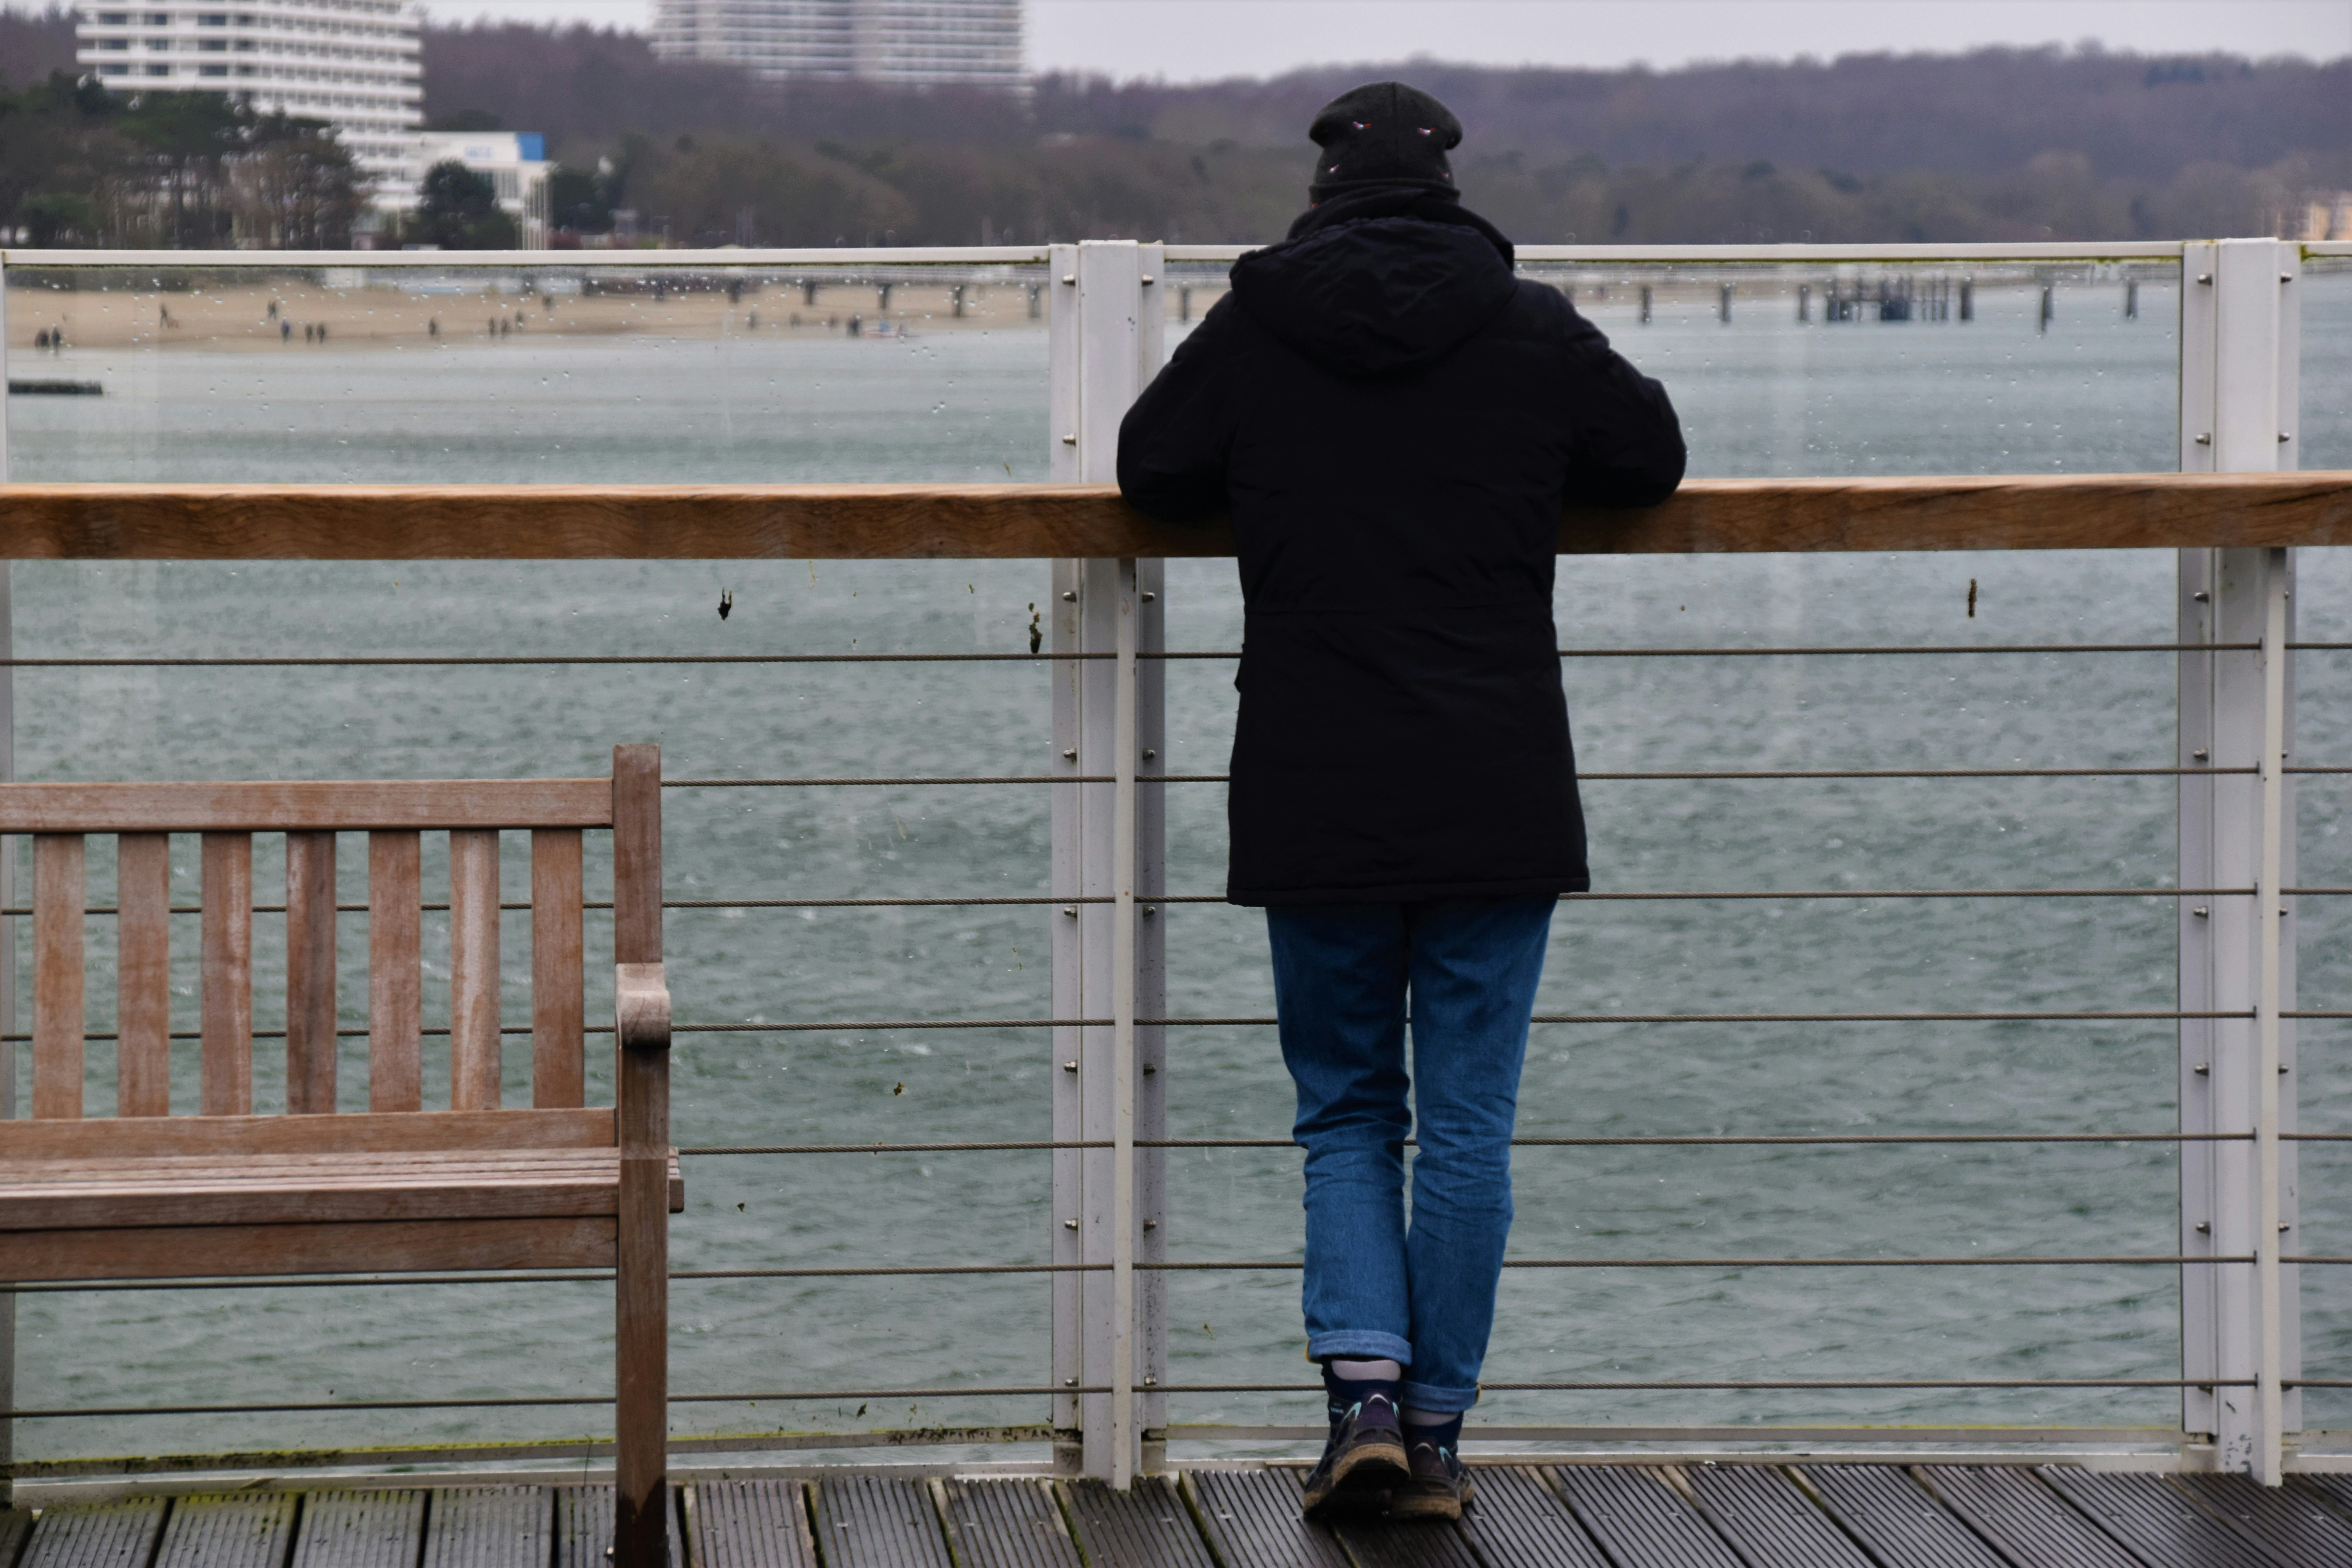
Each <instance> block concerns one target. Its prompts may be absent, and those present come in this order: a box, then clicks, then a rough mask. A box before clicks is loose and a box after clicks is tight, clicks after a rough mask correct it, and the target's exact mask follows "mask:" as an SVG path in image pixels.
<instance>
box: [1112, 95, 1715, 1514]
mask: <svg viewBox="0 0 2352 1568" xmlns="http://www.w3.org/2000/svg"><path fill="white" fill-rule="evenodd" d="M1307 134H1308V136H1309V137H1310V138H1312V139H1313V141H1314V142H1316V144H1317V145H1318V147H1319V148H1320V149H1321V150H1322V151H1321V153H1320V155H1319V156H1318V160H1317V163H1316V172H1315V179H1314V182H1313V184H1311V185H1310V187H1309V194H1310V196H1311V199H1312V201H1313V204H1314V205H1311V206H1310V207H1309V208H1308V209H1307V212H1306V213H1305V214H1304V215H1303V216H1301V217H1300V218H1299V219H1298V221H1297V223H1295V224H1293V225H1292V226H1291V229H1290V235H1289V237H1288V238H1287V239H1286V241H1284V242H1283V243H1281V244H1279V245H1275V246H1270V247H1266V248H1265V249H1263V250H1258V251H1255V252H1253V253H1251V254H1250V255H1248V256H1245V257H1244V258H1242V259H1241V260H1240V261H1238V262H1236V263H1235V264H1234V269H1233V289H1232V292H1231V293H1230V294H1228V295H1227V296H1226V297H1225V298H1224V299H1223V300H1219V301H1218V302H1217V304H1216V305H1215V306H1214V307H1213V309H1212V310H1210V311H1209V313H1208V314H1207V315H1206V316H1205V317H1203V318H1202V321H1201V324H1200V326H1199V327H1197V328H1196V329H1194V331H1192V335H1191V336H1190V337H1188V338H1187V339H1186V340H1185V341H1184V342H1183V343H1182V345H1181V347H1179V348H1178V349H1177V351H1176V353H1175V355H1174V356H1173V357H1172V358H1171V360H1170V362H1169V363H1168V365H1167V368H1166V369H1164V370H1162V371H1161V372H1160V375H1159V376H1158V377H1157V379H1155V380H1154V381H1153V382H1152V384H1150V386H1149V387H1147V388H1146V389H1145V390H1144V393H1143V395H1142V396H1141V397H1140V398H1139V399H1138V400H1137V402H1136V404H1135V406H1134V407H1133V409H1131V410H1130V411H1129V414H1128V416H1127V419H1126V422H1125V424H1124V425H1122V426H1120V429H1119V444H1118V482H1119V489H1121V491H1122V492H1123V493H1124V494H1125V495H1126V496H1127V498H1128V500H1129V501H1131V502H1132V503H1133V504H1134V505H1136V506H1137V507H1138V508H1139V509H1141V510H1143V511H1145V512H1147V513H1149V514H1150V515H1151V516H1154V517H1156V518H1159V519H1161V520H1163V521H1171V522H1180V521H1190V520H1194V519H1201V518H1206V517H1211V516H1214V515H1216V514H1219V513H1225V512H1230V514H1231V515H1232V518H1233V521H1234V533H1235V536H1236V539H1237V542H1238V546H1239V555H1240V563H1241V579H1242V596H1243V601H1244V606H1245V610H1246V623H1245V631H1244V639H1243V654H1242V662H1241V669H1240V673H1239V674H1238V675H1237V676H1236V677H1235V679H1234V685H1235V686H1236V687H1237V688H1238V689H1240V692H1241V715H1240V721H1239V726H1238V728H1237V730H1236V731H1235V734H1234V757H1233V768H1232V778H1233V784H1232V793H1231V795H1230V798H1229V802H1228V805H1227V811H1228V816H1229V818H1230V821H1231V826H1232V863H1231V867H1230V872H1229V877H1228V881H1227V887H1226V896H1227V897H1228V898H1230V899H1231V900H1233V901H1234V902H1235V903H1237V904H1254V905H1263V906H1264V907H1265V910H1266V931H1267V936H1268V940H1269V942H1270V945H1271V947H1272V951H1273V961H1274V984H1275V1002H1276V1014H1277V1016H1278V1017H1279V1020H1280V1026H1281V1027H1280V1033H1281V1039H1282V1052H1283V1060H1284V1062H1285V1063H1286V1065H1287V1066H1288V1068H1289V1069H1290V1073H1291V1077H1292V1079H1293V1080H1294V1082H1295V1083H1296V1085H1297V1094H1298V1112H1297V1121H1296V1122H1295V1124H1294V1129H1293V1131H1294V1135H1295V1136H1296V1137H1297V1141H1298V1142H1299V1143H1300V1144H1301V1145H1302V1146H1304V1147H1305V1149H1306V1151H1307V1170H1306V1176H1307V1193H1306V1208H1307V1269H1306V1284H1305V1288H1304V1292H1303V1295H1304V1306H1305V1310H1306V1319H1307V1354H1308V1355H1309V1356H1310V1357H1312V1358H1313V1359H1315V1360H1317V1361H1318V1362H1320V1363H1322V1366H1323V1379H1324V1386H1325V1388H1326V1390H1327V1391H1328V1402H1327V1403H1328V1414H1329V1417H1330V1423H1331V1426H1330V1440H1329V1443H1328V1446H1327V1447H1326V1448H1325V1451H1324V1454H1323V1458H1322V1461H1321V1463H1319V1464H1318V1466H1317V1467H1316V1468H1315V1470H1314V1472H1313V1473H1312V1475H1310V1476H1309V1478H1308V1479H1307V1491H1306V1508H1307V1512H1308V1513H1309V1514H1310V1515H1313V1514H1318V1513H1320V1512H1323V1511H1324V1510H1329V1509H1336V1508H1343V1507H1363V1508H1380V1507H1385V1508H1386V1509H1387V1510H1388V1511H1389V1513H1390V1515H1391V1517H1397V1518H1424V1519H1432V1518H1434V1519H1454V1518H1458V1517H1459V1516H1460V1514H1461V1511H1462V1505H1463V1503H1464V1502H1465V1501H1466V1500H1468V1498H1469V1495H1470V1481H1469V1478H1468V1475H1467V1473H1466V1472H1465V1469H1464V1468H1463V1466H1462V1463H1461V1459H1460V1458H1459V1446H1460V1441H1461V1432H1462V1421H1463V1413H1464V1412H1465V1411H1466V1410H1468V1409H1469V1408H1470V1406H1471V1405H1474V1404H1475V1403H1476V1401H1477V1397H1478V1371H1479V1367H1480V1364H1481V1363H1482V1362H1483V1361H1484V1360H1485V1358H1486V1342H1487V1338H1488V1334H1489V1332H1490V1331H1491V1329H1492V1327H1493V1324H1494V1317H1495V1293H1496V1284H1497V1282H1498V1281H1499V1279H1500V1277H1501V1269H1502V1261H1503V1245H1504V1240H1505V1238H1506V1237H1507V1233H1508V1231H1509V1228H1510V1221H1511V1186H1510V1138H1511V1126H1512V1120H1513V1115H1514V1112H1515V1110H1516V1109H1517V1095H1518V1083H1519V1070H1520V1066H1521V1063H1522V1061H1523V1059H1524V1058H1525V1055H1526V1050H1527V1037H1528V1019H1529V1016H1530V1015H1531V1014H1532V1012H1533V1011H1534V1006H1535V994H1536V983H1537V980H1538V977H1539V975H1540V974H1541V972H1542V969H1543V957H1544V946H1545V942H1546V938H1547V937H1548V935H1549V931H1550V923H1551V916H1552V913H1553V911H1554V909H1555V908H1556V905H1557V900H1558V897H1559V894H1561V893H1564V892H1572V891H1581V890H1583V889H1586V888H1587V887H1589V886H1590V885H1591V884H1590V879H1589V877H1588V874H1587V872H1586V868H1585V843H1584V818H1583V813H1582V809H1581V807H1580V805H1579V802H1578V799H1577V789H1576V764H1575V756H1574V752H1573V751H1572V750H1571V748H1570V742H1569V731H1568V708H1567V704H1566V701H1565V700H1564V699H1563V697H1562V694H1561V690H1560V671H1559V651H1558V650H1559V637H1558V634H1557V632H1556V631H1555V630H1554V628H1553V625H1552V613H1551V605H1552V578H1553V570H1554V566H1555V564H1556V563H1557V560H1558V548H1559V516H1560V508H1561V505H1562V503H1563V502H1564V501H1566V502H1573V503H1575V504H1578V505H1581V506H1645V505H1650V504H1653V503H1655V502H1657V501H1660V500H1664V499H1665V498H1666V497H1667V496H1668V495H1670V494H1672V493H1673V491H1674V489H1675V486H1676V485H1677V484H1679V483H1680V482H1681V479H1682V474H1683V464H1684V449H1683V439H1682V431H1681V426H1680V425H1679V423H1678V422H1677V420H1676V419H1675V411H1674V407H1673V405H1672V404H1670V403H1669V402H1668V401H1667V398H1666V395H1665V391H1664V388H1662V387H1661V386H1660V385H1659V384H1657V383H1656V382H1654V381H1652V380H1650V379H1648V378H1646V377H1644V376H1643V375H1642V374H1640V373H1639V372H1637V371H1635V370H1634V368H1633V366H1632V365H1631V364H1628V363H1626V362H1625V360H1624V359H1623V358H1622V357H1621V356H1619V355H1618V354H1617V353H1614V352H1612V350H1611V349H1610V347H1609V342H1608V340H1607V339H1606V338H1604V337H1602V336H1601V333H1600V331H1597V330H1596V329H1595V328H1594V327H1593V326H1592V325H1591V323H1590V322H1589V321H1585V320H1584V319H1583V318H1582V317H1581V316H1580V315H1578V314H1577V312H1576V309H1575V307H1574V306H1573V305H1571V304H1570V303H1569V301H1568V300H1566V299H1565V298H1563V297H1562V296H1561V294H1560V293H1559V290H1557V289H1550V288H1547V287H1545V286H1543V285H1541V284H1538V283H1535V282H1532V281H1529V280H1527V279H1518V278H1517V277H1515V276H1514V275H1513V272H1512V266H1513V257H1512V250H1511V244H1510V241H1508V240H1507V239H1506V238H1504V237H1503V236H1502V235H1501V234H1500V233H1499V232H1497V231H1496V228H1495V227H1494V226H1493V225H1491V224H1489V223H1487V222H1486V220H1485V219H1484V218H1481V217H1479V216H1477V215H1475V213H1472V212H1470V211H1469V210H1468V209H1466V208H1465V207H1464V206H1463V205H1461V199H1460V196H1459V195H1458V194H1457V193H1456V191H1455V190H1454V174H1453V170H1452V168H1451V167H1450V165H1449V164H1448V163H1447V160H1446V156H1445V154H1446V153H1447V152H1448V150H1450V149H1451V148H1453V147H1454V146H1455V145H1457V144H1458V143H1459V142H1460V141H1461V139H1462V127H1461V124H1460V122H1459V121H1456V120H1455V119H1454V115H1453V114H1452V113H1451V112H1450V111H1448V110H1447V109H1446V108H1445V106H1444V104H1441V103H1439V102H1438V101H1437V100H1435V99H1433V98H1431V97H1430V96H1429V95H1428V94H1426V93H1423V92H1421V91H1418V90H1416V89H1412V88H1411V87H1407V86H1405V85H1404V84H1402V83H1401V82H1381V83H1378V84H1375V85H1372V86H1369V87H1360V88H1358V89H1355V90H1353V91H1351V92H1349V93H1346V94H1344V95H1342V96H1341V97H1339V98H1338V99H1336V100H1333V101H1332V102H1331V103H1329V104H1328V105H1327V106H1326V107H1325V108H1324V109H1323V110H1322V111H1321V112H1320V113H1318V115H1317V116H1316V117H1315V121H1314V124H1313V126H1312V127H1311V129H1310V130H1309V131H1308V132H1307ZM1408 1000H1410V1004H1411V1009H1412V1024H1411V1031H1412V1062H1411V1067H1410V1070H1408V1067H1407V1061H1406V1052H1405V1042H1406V1028H1407V1026H1406V1008H1407V1003H1408ZM1409 1095H1410V1097H1411V1100H1412V1106H1411V1108H1408V1103H1407V1100H1408V1096H1409ZM1416 1110H1417V1111H1418V1113H1419V1119H1420V1127H1419V1133H1420V1142H1419V1152H1418V1155H1417V1157H1416V1158H1415V1160H1414V1162H1413V1168H1412V1221H1411V1225H1410V1226H1409V1227H1408V1226H1407V1223H1406V1217H1405V1212H1404V1159H1403V1157H1404V1142H1405V1139H1406V1137H1407V1135H1408V1134H1409V1133H1410V1132H1411V1131H1412V1130H1413V1114H1414V1111H1416Z"/></svg>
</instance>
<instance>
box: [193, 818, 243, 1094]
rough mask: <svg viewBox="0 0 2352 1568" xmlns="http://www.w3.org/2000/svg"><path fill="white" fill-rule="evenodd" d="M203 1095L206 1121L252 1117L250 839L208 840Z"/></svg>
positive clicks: (211, 836) (219, 836)
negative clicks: (220, 1118)
mask: <svg viewBox="0 0 2352 1568" xmlns="http://www.w3.org/2000/svg"><path fill="white" fill-rule="evenodd" d="M199 901H200V902H201V903H202V904H203V906H204V915H203V917H202V918H203V921H204V965H205V973H204V985H203V987H202V989H203V1001H204V1069H203V1075H204V1092H203V1094H202V1096H201V1098H200V1100H199V1104H200V1105H201V1107H202V1109H203V1110H204V1113H205V1115H206V1116H245V1115H248V1114H250V1113H251V1111H252V1110H253V835H252V834H250V833H207V834H205V836H204V895H203V897H202V899H201V900H199Z"/></svg>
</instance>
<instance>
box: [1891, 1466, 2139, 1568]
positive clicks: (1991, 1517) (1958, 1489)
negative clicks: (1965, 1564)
mask: <svg viewBox="0 0 2352 1568" xmlns="http://www.w3.org/2000/svg"><path fill="white" fill-rule="evenodd" d="M1916 1474H1917V1476H1918V1478H1919V1479H1921V1480H1923V1481H1925V1482H1926V1483H1927V1489H1928V1490H1929V1491H1931V1492H1934V1493H1935V1494H1936V1497H1937V1500H1939V1501H1940V1502H1942V1503H1943V1505H1944V1506H1945V1507H1946V1508H1948V1509H1950V1510H1952V1511H1953V1512H1954V1513H1957V1514H1958V1515H1959V1516H1960V1518H1962V1519H1963V1520H1965V1521H1968V1523H1969V1525H1970V1526H1971V1527H1972V1528H1973V1529H1974V1530H1975V1531H1976V1532H1977V1533H1978V1534H1979V1535H1981V1536H1983V1537H1984V1538H1985V1539H1986V1540H1987V1541H1990V1542H1992V1543H1993V1544H1994V1545H1995V1546H1997V1547H1999V1548H2000V1550H2001V1551H2003V1552H2007V1553H2008V1554H2009V1555H2010V1557H2011V1559H2013V1560H2015V1561H2017V1562H2020V1563H2034V1564H2036V1568H2040V1565H2041V1564H2042V1563H2047V1564H2049V1568H2139V1560H2138V1559H2137V1558H2136V1557H2134V1556H2133V1555H2132V1554H2131V1553H2130V1552H2126V1551H2125V1550H2124V1549H2123V1548H2122V1547H2121V1546H2119V1545H2117V1544H2116V1541H2115V1539H2114V1538H2113V1537H2112V1536H2110V1535H2108V1534H2107V1532H2106V1531H2104V1530H2101V1529H2100V1528H2099V1527H2098V1526H2097V1525H2096V1524H2095V1523H2093V1522H2092V1521H2090V1520H2089V1519H2088V1518H2087V1517H2085V1516H2084V1514H2083V1513H2082V1512H2081V1511H2080V1510H2077V1509H2076V1508H2075V1507H2074V1505H2073V1504H2072V1503H2070V1502H2068V1501H2067V1500H2065V1499H2064V1498H2062V1497H2060V1496H2059V1495H2058V1494H2057V1493H2056V1492H2054V1491H2052V1490H2051V1489H2050V1488H2049V1487H2047V1486H2046V1485H2044V1484H2043V1483H2042V1479H2041V1478H2040V1477H2039V1476H2037V1475H2035V1474H2034V1472H2033V1470H2032V1468H2031V1467H2030V1466H2025V1465H1924V1466H1922V1467H1920V1468H1919V1469H1918V1470H1917V1471H1916Z"/></svg>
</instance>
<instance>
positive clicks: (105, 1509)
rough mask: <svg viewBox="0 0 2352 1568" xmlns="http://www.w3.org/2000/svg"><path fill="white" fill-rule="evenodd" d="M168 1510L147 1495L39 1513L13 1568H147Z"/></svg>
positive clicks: (158, 1501)
mask: <svg viewBox="0 0 2352 1568" xmlns="http://www.w3.org/2000/svg"><path fill="white" fill-rule="evenodd" d="M167 1506H168V1505H167V1504H166V1502H165V1500H163V1499H162V1498H152V1497H151V1498H127V1499H124V1500H122V1501H120V1502H100V1503H89V1504H86V1505H81V1506H74V1505H70V1504H68V1506H66V1507H64V1508H50V1509H43V1510H41V1518H40V1522H38V1523H37V1524H36V1525H34V1527H33V1539H32V1542H31V1543H30V1544H28V1545H27V1546H26V1548H25V1555H24V1558H23V1559H22V1561H21V1562H19V1563H18V1564H17V1568H147V1565H148V1563H149V1561H150V1560H151V1559H152V1557H153V1556H154V1554H155V1538H156V1537H157V1536H158V1535H160V1534H162V1533H163V1513H164V1510H165V1509H166V1507H167Z"/></svg>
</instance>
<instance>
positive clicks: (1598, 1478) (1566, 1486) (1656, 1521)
mask: <svg viewBox="0 0 2352 1568" xmlns="http://www.w3.org/2000/svg"><path fill="white" fill-rule="evenodd" d="M1543 1475H1544V1479H1546V1480H1548V1481H1549V1482H1550V1483H1551V1485H1552V1486H1553V1487H1554V1488H1555V1489H1557V1490H1558V1491H1559V1494H1560V1496H1562V1497H1563V1498H1565V1499H1567V1500H1568V1506H1569V1507H1570V1510H1573V1511H1574V1512H1575V1514H1576V1519H1577V1522H1578V1523H1580V1524H1581V1525H1583V1526H1584V1528H1585V1530H1586V1531H1588V1532H1589V1533H1590V1534H1591V1536H1592V1538H1593V1539H1594V1540H1595V1541H1597V1542H1600V1543H1601V1550H1603V1551H1604V1552H1608V1553H1609V1560H1610V1561H1611V1562H1612V1563H1615V1564H1617V1568H1742V1565H1741V1563H1740V1561H1739V1558H1738V1554H1737V1553H1735V1552H1733V1551H1732V1550H1731V1548H1730V1547H1729V1546H1727V1545H1726V1544H1725V1543H1724V1541H1723V1538H1722V1537H1721V1536H1719V1535H1717V1533H1716V1532H1715V1527H1714V1526H1713V1525H1710V1524H1708V1523H1707V1522H1706V1521H1705V1520H1704V1519H1702V1518H1700V1517H1699V1515H1698V1514H1697V1513H1696V1511H1694V1510H1693V1509H1692V1508H1691V1506H1690V1504H1688V1503H1686V1502H1685V1501H1684V1500H1682V1495H1681V1494H1680V1493H1679V1492H1677V1491H1675V1489H1673V1488H1672V1487H1670V1486H1668V1485H1667V1484H1666V1483H1665V1482H1664V1480H1662V1479H1659V1478H1658V1477H1657V1476H1656V1475H1655V1474H1654V1473H1652V1472H1650V1471H1649V1470H1646V1469H1636V1468H1633V1467H1631V1466H1623V1465H1564V1466H1559V1467H1555V1468H1549V1469H1546V1470H1545V1471H1544V1472H1543Z"/></svg>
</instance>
